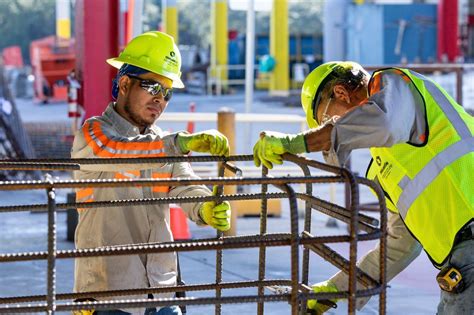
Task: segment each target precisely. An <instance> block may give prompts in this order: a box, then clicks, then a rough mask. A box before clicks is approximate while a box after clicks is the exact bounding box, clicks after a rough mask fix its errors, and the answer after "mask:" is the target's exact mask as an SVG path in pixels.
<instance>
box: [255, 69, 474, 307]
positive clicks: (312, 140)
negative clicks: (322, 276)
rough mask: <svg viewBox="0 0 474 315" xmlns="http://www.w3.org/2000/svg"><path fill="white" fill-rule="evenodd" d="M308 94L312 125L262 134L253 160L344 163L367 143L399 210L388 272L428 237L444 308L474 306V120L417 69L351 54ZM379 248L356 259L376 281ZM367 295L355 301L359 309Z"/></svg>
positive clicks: (341, 278) (339, 284)
mask: <svg viewBox="0 0 474 315" xmlns="http://www.w3.org/2000/svg"><path fill="white" fill-rule="evenodd" d="M301 102H302V106H303V110H304V111H305V113H306V118H307V122H308V125H309V127H310V128H311V129H310V130H309V131H307V132H304V133H300V134H281V133H276V132H268V131H264V132H262V133H261V134H260V140H259V141H257V143H256V144H255V146H254V159H255V164H256V165H257V166H259V165H260V164H261V163H262V164H263V165H265V166H266V167H268V168H271V167H272V166H273V163H276V164H281V163H282V159H281V154H283V153H286V152H288V153H292V154H299V153H303V152H316V151H322V152H323V156H324V158H325V159H326V161H327V162H328V163H331V164H333V165H337V166H343V165H344V164H345V162H346V160H347V158H348V156H349V154H350V152H351V150H353V149H359V148H370V152H371V155H372V161H371V163H370V165H369V168H368V171H367V177H368V178H369V179H372V180H374V181H376V182H378V183H379V184H380V186H381V187H382V189H383V190H384V192H385V196H386V201H387V205H388V208H389V209H390V210H391V211H392V214H391V215H390V217H389V222H388V240H387V279H388V280H390V279H392V278H393V277H395V276H396V275H397V274H398V273H399V272H401V271H402V270H403V269H404V268H405V267H406V266H408V265H409V264H410V263H411V262H412V261H413V260H414V258H415V257H417V256H418V254H419V252H420V245H419V244H421V246H422V247H423V249H424V250H425V252H426V253H427V254H428V256H429V257H430V259H431V261H432V262H433V264H434V266H436V267H437V268H439V269H441V272H440V274H439V275H438V277H437V280H438V282H439V283H440V287H442V288H443V290H442V291H441V301H440V303H439V306H438V314H474V285H473V282H474V268H473V267H474V239H473V230H474V227H473V225H474V223H473V218H474V185H473V179H472V178H473V177H472V174H474V137H473V134H474V118H473V117H472V116H470V115H469V114H468V113H466V112H465V111H464V109H463V108H462V107H461V106H459V105H458V104H457V103H456V102H455V101H454V100H453V99H452V98H451V97H450V96H449V95H448V93H447V92H446V91H445V90H443V89H442V88H441V87H440V86H439V85H438V84H436V83H434V82H433V81H431V80H429V79H427V78H426V77H424V76H423V75H421V74H419V73H416V72H414V71H410V70H407V69H400V68H387V69H380V70H377V71H375V72H374V73H373V74H372V76H371V77H370V76H369V74H368V73H367V72H366V71H365V70H364V69H363V68H362V67H361V66H360V65H359V64H357V63H354V62H329V63H325V64H322V65H320V66H319V67H317V68H316V69H314V70H313V71H312V72H311V73H310V74H309V75H308V76H307V78H306V79H305V82H304V84H303V88H302V93H301ZM410 234H411V235H412V236H413V237H412V236H411V235H410ZM379 251H380V249H379V246H377V247H376V248H375V249H373V250H372V251H370V252H369V253H368V254H367V255H366V256H365V257H363V258H362V259H361V260H360V261H359V262H358V266H359V267H360V268H361V269H362V270H363V271H365V272H366V273H368V274H369V275H371V276H372V277H373V278H374V279H378V278H379V273H378V271H379V260H378V257H379ZM461 278H462V280H460V279H461ZM347 279H348V277H347V275H346V274H344V273H341V272H340V273H338V274H336V275H335V276H333V277H332V278H331V279H329V280H328V281H325V282H322V283H319V284H316V285H314V286H313V290H314V291H315V292H338V291H345V290H347V289H348V281H347ZM459 280H460V281H459ZM458 281H459V283H457V282H458ZM358 288H363V286H362V285H358ZM367 301H368V299H366V298H364V299H358V301H357V307H358V309H360V308H362V306H363V305H364V304H365V303H366V302H367ZM334 302H335V301H334ZM308 307H309V308H310V309H312V310H313V313H314V312H315V313H317V314H318V313H319V314H320V313H323V312H325V311H327V310H328V308H329V306H326V305H324V304H322V303H318V302H317V301H316V300H310V301H308Z"/></svg>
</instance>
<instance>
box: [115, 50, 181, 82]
mask: <svg viewBox="0 0 474 315" xmlns="http://www.w3.org/2000/svg"><path fill="white" fill-rule="evenodd" d="M106 61H107V63H108V64H109V65H111V66H112V67H114V68H117V69H120V68H121V67H122V65H123V64H124V63H125V62H124V61H123V60H120V58H119V57H117V58H109V59H107V60H106ZM131 64H132V65H134V66H137V67H140V68H142V69H145V70H148V71H150V72H153V73H157V72H155V71H153V70H151V69H148V68H147V67H145V66H143V65H138V64H133V63H131ZM157 74H159V75H162V76H164V77H167V78H168V79H170V80H171V81H173V85H172V86H171V87H172V88H176V89H182V88H184V83H183V81H181V78H179V77H178V76H176V75H174V74H171V73H167V72H163V73H157Z"/></svg>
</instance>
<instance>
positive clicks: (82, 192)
mask: <svg viewBox="0 0 474 315" xmlns="http://www.w3.org/2000/svg"><path fill="white" fill-rule="evenodd" d="M93 194H94V189H93V188H81V189H78V190H77V191H76V199H82V198H84V197H89V196H91V195H93Z"/></svg>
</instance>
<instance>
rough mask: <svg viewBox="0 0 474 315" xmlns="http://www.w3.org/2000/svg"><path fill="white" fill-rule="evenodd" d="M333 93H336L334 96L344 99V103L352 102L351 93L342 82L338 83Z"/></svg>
mask: <svg viewBox="0 0 474 315" xmlns="http://www.w3.org/2000/svg"><path fill="white" fill-rule="evenodd" d="M333 94H334V98H336V99H338V100H340V101H343V102H344V103H350V102H351V97H350V95H349V92H348V91H347V89H346V88H345V87H344V86H343V85H341V84H337V85H335V86H334V88H333Z"/></svg>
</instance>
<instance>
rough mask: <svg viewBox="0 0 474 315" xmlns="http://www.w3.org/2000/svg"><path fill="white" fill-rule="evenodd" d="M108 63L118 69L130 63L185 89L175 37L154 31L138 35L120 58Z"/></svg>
mask: <svg viewBox="0 0 474 315" xmlns="http://www.w3.org/2000/svg"><path fill="white" fill-rule="evenodd" d="M107 63H108V64H110V65H111V66H113V67H115V68H117V69H120V67H121V66H122V65H123V64H124V63H128V64H131V65H133V66H136V67H140V68H142V69H145V70H148V71H150V72H153V73H157V74H159V75H162V76H164V77H166V78H168V79H170V80H172V81H173V85H172V87H174V88H184V84H183V81H181V54H180V52H179V49H178V46H176V44H175V43H174V39H173V37H171V36H170V35H168V34H165V33H162V32H158V31H152V32H146V33H143V34H141V35H138V36H137V37H135V38H134V39H132V40H131V41H130V43H128V45H127V46H126V47H125V49H124V50H123V51H122V52H121V53H120V55H119V56H118V57H116V58H110V59H107Z"/></svg>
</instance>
